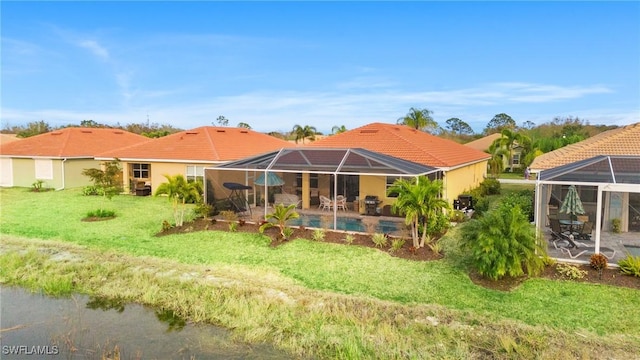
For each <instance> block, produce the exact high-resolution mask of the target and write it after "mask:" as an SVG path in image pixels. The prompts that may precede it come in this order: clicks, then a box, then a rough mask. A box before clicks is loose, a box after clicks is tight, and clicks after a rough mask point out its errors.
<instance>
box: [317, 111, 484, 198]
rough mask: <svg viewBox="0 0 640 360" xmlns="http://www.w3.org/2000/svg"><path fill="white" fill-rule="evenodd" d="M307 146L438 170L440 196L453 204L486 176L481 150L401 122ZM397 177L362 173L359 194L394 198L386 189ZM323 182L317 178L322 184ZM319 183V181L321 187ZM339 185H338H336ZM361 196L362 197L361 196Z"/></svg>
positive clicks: (371, 126) (348, 133)
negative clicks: (371, 154) (362, 151)
mask: <svg viewBox="0 0 640 360" xmlns="http://www.w3.org/2000/svg"><path fill="white" fill-rule="evenodd" d="M306 147H309V148H316V147H317V148H362V149H365V150H369V151H373V152H376V153H380V154H384V155H388V156H392V157H396V158H399V159H404V160H407V161H410V162H413V163H416V164H420V165H424V166H429V167H432V168H436V169H438V170H439V174H441V178H442V180H443V183H444V193H443V198H444V199H446V200H447V201H449V203H452V202H453V200H454V199H456V198H457V197H458V195H460V194H463V193H464V192H465V191H468V190H470V189H473V188H475V187H477V186H478V185H479V184H480V183H481V182H482V181H483V180H484V179H485V177H486V172H487V160H488V159H489V158H490V156H489V155H488V154H486V153H484V152H482V151H479V150H476V149H473V148H470V147H467V146H464V145H461V144H458V143H456V142H454V141H451V140H447V139H443V138H440V137H437V136H434V135H431V134H428V133H426V132H423V131H419V130H416V129H413V128H410V127H408V126H404V125H395V124H385V123H372V124H368V125H365V126H362V127H359V128H356V129H353V130H349V131H346V132H343V133H340V134H336V135H332V136H328V137H326V138H324V139H322V140H318V141H314V142H312V143H309V144H307V145H306ZM396 178H397V177H396V176H386V177H381V176H371V175H368V176H363V177H361V178H360V180H359V187H358V192H359V194H361V195H369V194H371V195H377V196H379V198H380V200H382V204H381V206H384V205H391V204H392V203H393V202H394V201H395V198H393V197H389V196H387V195H386V189H387V188H388V187H389V186H390V185H391V184H393V182H394V181H395V179H396ZM321 182H322V181H320V183H321ZM321 185H322V184H320V187H322V186H321ZM339 185H340V184H339ZM360 198H361V199H362V196H360Z"/></svg>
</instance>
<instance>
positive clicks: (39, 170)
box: [35, 159, 53, 180]
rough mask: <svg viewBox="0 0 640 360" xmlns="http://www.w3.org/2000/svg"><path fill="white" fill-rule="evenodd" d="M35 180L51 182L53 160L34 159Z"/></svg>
mask: <svg viewBox="0 0 640 360" xmlns="http://www.w3.org/2000/svg"><path fill="white" fill-rule="evenodd" d="M35 166H36V179H38V180H53V160H50V159H35Z"/></svg>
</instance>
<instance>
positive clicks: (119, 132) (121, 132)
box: [113, 131, 124, 134]
mask: <svg viewBox="0 0 640 360" xmlns="http://www.w3.org/2000/svg"><path fill="white" fill-rule="evenodd" d="M113 133H114V134H124V131H114V132H113Z"/></svg>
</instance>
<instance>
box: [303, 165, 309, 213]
mask: <svg viewBox="0 0 640 360" xmlns="http://www.w3.org/2000/svg"><path fill="white" fill-rule="evenodd" d="M310 207H311V185H310V183H309V173H302V208H303V209H309V208H310Z"/></svg>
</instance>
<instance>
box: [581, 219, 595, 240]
mask: <svg viewBox="0 0 640 360" xmlns="http://www.w3.org/2000/svg"><path fill="white" fill-rule="evenodd" d="M592 231H593V223H592V222H591V221H587V222H585V223H584V224H583V225H582V228H581V229H580V232H579V233H578V238H579V239H582V240H591V232H592Z"/></svg>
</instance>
